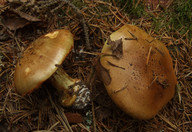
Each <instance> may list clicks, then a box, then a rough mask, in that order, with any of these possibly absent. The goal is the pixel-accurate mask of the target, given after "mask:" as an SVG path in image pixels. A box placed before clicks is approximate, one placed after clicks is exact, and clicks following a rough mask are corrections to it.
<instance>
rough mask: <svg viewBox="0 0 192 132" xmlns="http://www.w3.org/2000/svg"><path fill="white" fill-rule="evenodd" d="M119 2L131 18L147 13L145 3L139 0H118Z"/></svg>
mask: <svg viewBox="0 0 192 132" xmlns="http://www.w3.org/2000/svg"><path fill="white" fill-rule="evenodd" d="M117 4H118V6H119V7H120V8H123V11H124V12H125V13H127V14H128V15H129V17H130V18H140V17H142V16H144V15H145V14H146V12H145V9H144V5H143V3H142V2H141V1H140V2H139V1H138V0H127V1H126V0H118V1H117Z"/></svg>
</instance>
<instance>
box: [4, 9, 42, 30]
mask: <svg viewBox="0 0 192 132" xmlns="http://www.w3.org/2000/svg"><path fill="white" fill-rule="evenodd" d="M38 21H41V20H40V19H38V18H36V17H33V16H31V15H29V14H26V13H24V12H21V11H17V10H14V9H7V10H6V11H4V12H3V13H2V23H3V24H4V25H5V26H6V27H7V28H8V29H10V30H17V29H19V28H23V27H24V26H26V25H28V24H30V23H32V22H38Z"/></svg>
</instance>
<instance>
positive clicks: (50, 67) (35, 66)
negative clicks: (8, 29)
mask: <svg viewBox="0 0 192 132" xmlns="http://www.w3.org/2000/svg"><path fill="white" fill-rule="evenodd" d="M73 45H74V40H73V35H72V34H71V33H70V31H68V30H64V29H61V30H56V31H54V32H51V33H48V34H46V35H43V36H41V37H40V38H38V39H36V40H35V41H34V42H33V43H32V44H31V45H30V46H29V47H28V48H27V49H26V50H25V51H24V53H23V55H22V57H21V58H20V59H19V60H18V62H17V65H16V69H15V76H14V83H15V88H16V92H18V93H19V94H21V95H26V94H29V93H31V92H32V91H33V90H35V89H37V88H39V87H40V85H41V84H42V83H43V82H45V81H46V80H48V82H50V83H51V84H52V86H54V87H55V88H57V89H58V90H59V92H61V93H62V96H61V98H60V102H61V104H62V105H63V106H66V107H68V106H73V107H76V108H78V109H81V108H84V107H85V106H86V105H87V104H88V103H89V101H90V91H89V89H88V88H87V87H86V86H85V85H84V84H83V83H82V81H81V80H79V79H73V78H71V77H70V76H69V75H68V74H67V73H66V72H65V71H64V70H63V69H62V68H61V67H60V65H61V64H62V62H63V61H64V60H65V58H66V56H67V55H68V54H69V53H70V51H71V50H72V48H73Z"/></svg>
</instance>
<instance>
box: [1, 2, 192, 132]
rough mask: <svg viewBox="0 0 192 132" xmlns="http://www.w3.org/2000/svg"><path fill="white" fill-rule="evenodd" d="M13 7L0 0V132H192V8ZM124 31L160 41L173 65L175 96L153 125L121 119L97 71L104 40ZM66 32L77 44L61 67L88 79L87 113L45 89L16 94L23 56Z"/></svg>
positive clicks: (19, 4) (167, 5) (87, 4)
mask: <svg viewBox="0 0 192 132" xmlns="http://www.w3.org/2000/svg"><path fill="white" fill-rule="evenodd" d="M8 1H9V2H7V1H5V0H0V4H1V5H0V14H1V15H0V19H1V22H0V131H2V132H8V131H10V132H12V131H13V132H29V131H36V132H42V131H44V130H46V131H50V132H51V131H74V132H80V131H81V132H89V131H91V132H92V131H93V132H97V131H99V132H135V131H138V132H147V131H149V132H152V131H158V132H167V131H178V132H186V131H192V34H191V31H192V14H191V10H192V3H190V2H191V1H187V2H180V1H179V0H175V1H173V0H169V1H168V2H167V1H164V0H160V2H161V3H158V0H153V1H152V2H149V1H147V0H144V1H141V0H137V1H135V0H127V1H124V0H119V1H115V0H105V1H99V0H95V1H93V0H92V1H91V0H90V1H89V0H82V1H81V0H73V1H72V2H71V3H70V2H68V1H67V0H56V1H52V0H36V1H35V0H28V1H27V0H8ZM124 24H133V25H136V26H138V27H140V28H141V29H143V30H145V31H146V32H147V33H148V34H150V35H151V36H152V37H154V38H156V39H158V40H161V41H162V42H163V43H164V44H165V45H166V46H167V48H168V49H169V52H170V54H171V56H172V59H173V63H174V70H175V73H176V76H177V88H176V93H175V96H174V98H173V99H172V100H171V101H170V102H169V103H168V104H167V105H166V106H165V107H164V108H163V109H162V110H161V111H160V112H159V113H158V115H156V116H155V117H154V118H152V119H150V120H137V119H133V118H132V117H130V116H128V115H127V114H125V113H124V112H122V111H121V110H120V109H119V108H118V107H117V106H116V105H115V104H113V102H112V101H111V99H110V98H109V96H108V94H107V92H106V91H105V88H104V85H103V84H102V82H101V81H99V79H98V77H97V75H96V72H95V65H96V62H97V59H98V57H99V55H100V52H101V49H102V47H103V44H104V43H105V41H106V39H107V38H108V37H109V35H110V34H111V33H112V32H114V31H116V30H117V29H119V28H120V27H122V26H123V25H124ZM61 28H65V29H69V30H70V31H71V32H72V34H73V35H74V45H75V46H74V49H73V51H72V52H71V53H70V54H69V56H68V57H67V59H66V60H65V61H64V63H63V67H64V69H65V71H66V72H67V73H68V74H69V75H70V76H72V77H78V78H80V79H82V80H84V82H85V84H86V85H87V86H88V87H89V88H90V90H91V93H92V96H91V100H92V101H91V103H90V104H89V105H88V106H87V107H86V108H85V109H83V110H76V109H73V108H63V107H61V106H60V105H59V103H58V102H57V101H58V99H57V94H55V93H57V92H55V93H54V92H47V91H53V90H54V89H50V90H45V89H46V86H42V87H41V88H39V89H38V90H36V91H34V92H33V93H32V94H30V95H26V96H24V97H22V96H20V95H18V94H17V93H16V92H15V87H14V82H13V81H14V70H15V66H16V62H17V60H18V59H19V58H20V57H21V55H22V53H23V51H24V50H25V49H26V48H27V47H28V46H29V45H30V43H31V42H33V41H34V40H35V39H37V38H38V37H40V36H41V35H44V34H46V33H48V32H50V31H53V30H55V29H61ZM86 34H87V35H86ZM55 91H56V90H55ZM49 93H51V94H49Z"/></svg>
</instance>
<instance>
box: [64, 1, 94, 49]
mask: <svg viewBox="0 0 192 132" xmlns="http://www.w3.org/2000/svg"><path fill="white" fill-rule="evenodd" d="M62 1H64V2H65V3H67V4H68V5H69V6H70V7H71V8H73V9H74V10H75V11H76V12H77V13H78V14H79V17H80V19H81V23H82V25H83V30H84V34H85V41H86V46H87V49H90V48H91V45H90V41H89V34H88V32H89V29H88V27H87V24H86V21H85V19H84V18H83V14H82V13H81V11H80V10H79V9H78V8H77V7H76V6H75V5H73V4H72V3H71V2H70V1H68V0H62Z"/></svg>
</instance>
